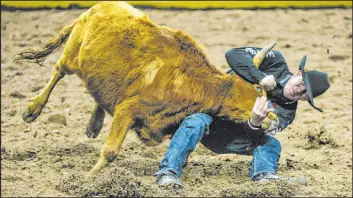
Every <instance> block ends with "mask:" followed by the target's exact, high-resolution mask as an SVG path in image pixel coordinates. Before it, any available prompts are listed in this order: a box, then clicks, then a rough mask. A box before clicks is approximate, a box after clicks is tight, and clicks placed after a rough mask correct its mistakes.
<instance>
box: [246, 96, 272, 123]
mask: <svg viewBox="0 0 353 198" xmlns="http://www.w3.org/2000/svg"><path fill="white" fill-rule="evenodd" d="M271 111H273V110H272V109H269V108H268V101H267V98H266V97H264V96H262V97H261V98H257V99H256V102H255V104H254V107H253V109H252V112H251V118H250V120H249V121H250V124H251V125H253V126H255V127H260V126H261V123H262V121H263V120H264V119H265V118H266V115H267V114H268V113H269V112H271Z"/></svg>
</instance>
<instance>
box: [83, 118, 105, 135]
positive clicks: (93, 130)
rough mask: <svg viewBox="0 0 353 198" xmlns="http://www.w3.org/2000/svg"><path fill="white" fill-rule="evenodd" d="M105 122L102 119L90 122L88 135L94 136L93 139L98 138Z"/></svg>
mask: <svg viewBox="0 0 353 198" xmlns="http://www.w3.org/2000/svg"><path fill="white" fill-rule="evenodd" d="M103 122H104V120H100V121H97V122H95V123H91V122H90V123H89V124H88V126H87V128H86V135H87V137H89V138H92V139H94V138H96V137H97V136H98V134H99V132H100V131H101V130H102V128H103Z"/></svg>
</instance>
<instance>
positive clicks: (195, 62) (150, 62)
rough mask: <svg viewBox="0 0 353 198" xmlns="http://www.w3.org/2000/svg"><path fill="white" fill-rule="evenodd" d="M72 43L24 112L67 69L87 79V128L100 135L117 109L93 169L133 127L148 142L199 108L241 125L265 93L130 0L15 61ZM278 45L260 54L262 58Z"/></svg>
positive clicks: (108, 6)
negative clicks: (89, 104) (89, 112)
mask: <svg viewBox="0 0 353 198" xmlns="http://www.w3.org/2000/svg"><path fill="white" fill-rule="evenodd" d="M64 42H66V44H65V48H64V52H63V54H62V56H61V57H60V59H59V60H58V61H57V62H56V64H55V66H54V70H53V74H52V76H51V78H50V80H49V82H48V83H47V85H46V86H45V88H44V89H43V90H42V91H41V92H40V93H39V94H38V95H37V96H36V97H35V98H34V100H33V101H32V102H31V103H30V104H29V105H28V107H27V108H26V110H25V111H24V113H23V115H22V117H23V119H24V120H25V121H26V122H28V123H29V122H32V121H34V120H35V119H36V118H37V117H38V116H39V114H40V113H41V111H42V109H43V107H44V106H45V104H46V103H47V101H48V98H49V95H50V93H51V91H52V90H53V88H54V87H55V84H56V83H57V82H58V81H59V80H60V79H61V78H63V77H64V76H65V75H66V74H69V75H70V74H76V75H77V76H78V77H79V78H81V80H82V82H83V84H84V85H85V87H86V89H87V90H88V91H89V93H90V94H91V95H92V97H93V98H94V99H95V101H96V106H95V111H94V113H93V116H92V118H91V120H90V123H89V126H88V129H87V134H88V135H89V136H91V137H95V136H96V135H97V134H98V132H99V130H100V129H101V125H102V122H103V119H104V114H105V112H107V113H109V114H110V115H111V116H113V121H112V124H111V128H110V133H109V136H108V137H107V139H106V141H105V143H104V146H103V149H102V151H101V155H100V158H99V160H98V162H97V164H96V165H95V166H94V167H93V168H92V170H91V171H90V172H89V175H91V176H92V175H94V174H95V173H97V172H98V171H99V170H100V169H101V168H103V167H104V165H105V164H107V162H110V161H112V160H113V159H115V157H116V156H117V155H118V153H119V150H120V147H121V145H122V143H123V141H124V138H125V135H126V133H127V131H128V130H130V129H132V130H134V131H136V133H137V134H138V136H139V138H140V139H141V141H142V142H144V143H146V144H147V145H156V144H160V143H161V142H162V141H163V140H164V139H166V138H170V137H171V136H172V135H173V134H174V132H175V130H176V129H177V127H178V125H179V124H180V123H181V121H182V120H183V118H185V117H186V116H188V115H190V114H193V113H196V112H201V113H206V114H208V115H211V116H213V117H214V118H218V119H220V120H226V121H231V122H233V123H239V125H241V124H243V123H245V122H246V121H247V120H248V119H249V118H250V114H251V110H252V107H253V105H254V103H255V100H256V98H257V97H259V96H261V95H265V91H264V89H261V87H260V86H259V85H252V84H250V83H248V82H245V81H244V80H242V79H241V78H240V77H238V76H236V75H226V74H224V73H223V72H221V71H219V70H217V69H216V67H215V66H214V65H213V64H212V63H210V61H209V60H208V58H207V56H206V54H205V53H204V52H203V51H202V49H201V48H200V47H199V46H198V45H197V44H196V42H195V41H194V40H193V39H192V38H191V37H190V36H188V35H187V34H185V33H184V32H182V31H177V30H174V29H171V28H169V27H166V26H160V25H157V24H155V23H153V22H152V21H151V20H150V19H149V18H148V17H147V16H146V15H145V14H144V13H143V12H141V11H140V10H138V9H135V8H133V7H132V6H130V5H129V4H128V3H125V2H100V3H98V4H96V5H95V6H93V7H91V8H90V9H89V10H87V11H86V12H84V13H83V14H81V15H80V17H79V18H78V19H76V20H75V21H74V22H73V23H72V24H71V25H68V26H65V27H64V28H62V29H61V31H59V34H58V35H57V36H56V37H55V38H53V39H52V40H49V41H47V42H46V43H45V44H44V46H43V47H42V48H39V49H27V50H25V51H23V52H21V53H20V54H18V57H17V58H16V59H15V60H18V61H20V60H22V61H23V60H25V61H29V62H35V63H38V64H42V63H43V61H44V60H45V58H46V57H47V56H48V55H49V54H51V53H52V52H54V51H55V50H56V49H57V48H58V47H59V46H60V45H61V44H62V43H64ZM273 46H274V44H272V45H271V46H267V47H265V48H264V50H263V51H261V52H260V53H259V54H258V56H256V57H255V58H254V62H255V63H256V65H259V64H260V62H261V60H262V59H263V58H264V56H265V55H266V53H267V52H268V51H269V50H270V49H271V48H272V47H273ZM255 59H256V60H255ZM217 124H219V123H217V121H215V122H214V123H212V125H213V126H216V127H213V128H217ZM220 127H221V126H220Z"/></svg>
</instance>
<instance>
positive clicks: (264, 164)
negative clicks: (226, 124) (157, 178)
mask: <svg viewBox="0 0 353 198" xmlns="http://www.w3.org/2000/svg"><path fill="white" fill-rule="evenodd" d="M211 122H212V118H211V116H209V115H207V114H203V113H195V114H192V115H190V116H188V117H186V118H185V119H184V121H183V122H182V123H181V125H180V127H179V128H178V130H177V131H176V132H175V134H174V136H173V138H172V140H171V142H170V146H169V148H168V151H167V153H166V154H165V156H164V158H163V160H162V161H161V163H160V166H159V171H158V172H159V173H161V172H165V171H172V172H174V173H175V174H177V176H178V177H181V175H182V166H183V165H184V163H185V162H186V160H187V158H188V156H189V154H190V153H191V152H192V151H193V150H194V149H195V147H196V145H197V143H198V142H200V141H201V139H202V138H204V141H203V142H202V143H203V144H204V145H205V146H206V147H208V148H210V147H213V145H217V146H218V145H220V144H221V142H222V141H219V137H220V136H222V135H220V134H217V131H214V134H209V131H208V129H209V126H210V124H211ZM205 131H206V133H205ZM256 133H259V132H256ZM234 134H236V133H234V132H231V133H229V134H226V135H225V136H224V137H226V138H224V139H229V137H231V139H230V141H229V140H227V141H226V143H225V144H224V148H223V149H219V148H217V149H218V150H217V149H216V151H215V152H217V153H237V154H243V155H253V160H252V163H251V169H250V179H253V177H254V176H255V175H257V174H260V173H265V172H269V173H277V169H278V165H277V163H278V160H279V158H280V153H281V145H280V143H279V141H278V140H277V139H275V138H274V137H272V136H269V135H265V136H264V140H265V141H264V143H263V144H261V145H256V146H255V147H254V146H252V145H253V141H254V140H253V137H250V136H247V135H244V134H239V135H238V136H236V135H234ZM212 135H214V136H215V137H216V138H213V137H212ZM223 135H224V134H223ZM208 136H209V137H208ZM217 138H218V140H217ZM212 139H214V140H215V142H213V143H209V142H211V141H212ZM210 149H211V150H213V149H212V148H210ZM158 172H157V173H158Z"/></svg>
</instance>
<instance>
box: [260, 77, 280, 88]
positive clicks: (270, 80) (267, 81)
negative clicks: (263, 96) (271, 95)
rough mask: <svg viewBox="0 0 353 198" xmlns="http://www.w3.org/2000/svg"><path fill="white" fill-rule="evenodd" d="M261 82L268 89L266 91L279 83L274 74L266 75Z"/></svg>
mask: <svg viewBox="0 0 353 198" xmlns="http://www.w3.org/2000/svg"><path fill="white" fill-rule="evenodd" d="M259 84H260V85H262V86H263V87H264V88H265V89H266V91H269V90H272V89H273V88H275V87H276V85H277V83H276V80H275V77H274V76H273V75H269V76H266V77H265V78H263V79H262V80H261V81H260V82H259Z"/></svg>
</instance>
